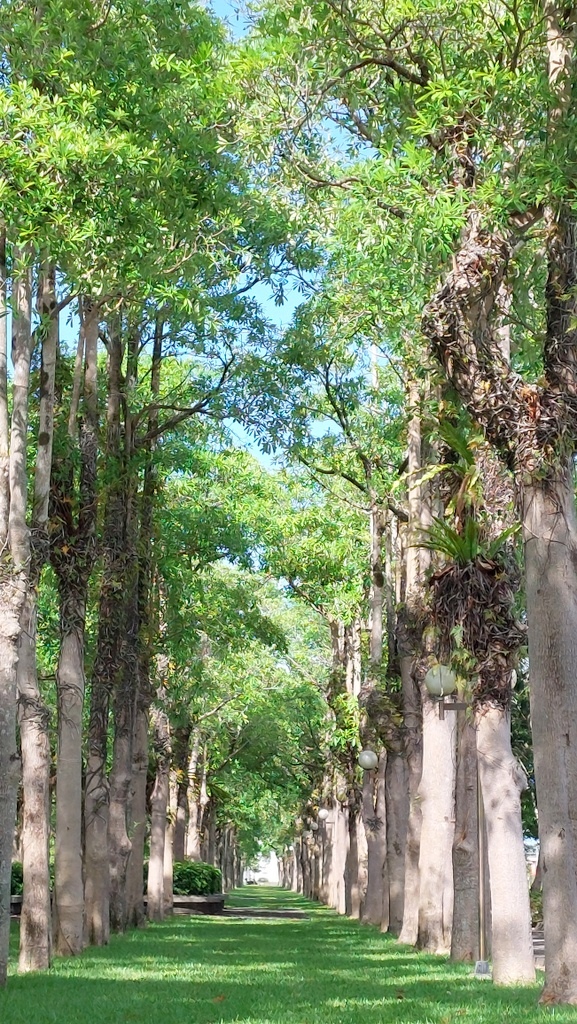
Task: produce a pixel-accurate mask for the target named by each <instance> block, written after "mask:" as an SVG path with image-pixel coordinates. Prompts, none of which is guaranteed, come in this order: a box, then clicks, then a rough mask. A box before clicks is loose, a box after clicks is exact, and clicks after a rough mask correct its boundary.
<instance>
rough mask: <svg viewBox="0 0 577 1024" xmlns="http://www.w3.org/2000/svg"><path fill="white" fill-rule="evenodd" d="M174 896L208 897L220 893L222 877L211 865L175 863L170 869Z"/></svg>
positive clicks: (186, 862) (185, 862)
mask: <svg viewBox="0 0 577 1024" xmlns="http://www.w3.org/2000/svg"><path fill="white" fill-rule="evenodd" d="M172 888H173V892H174V895H175V896H209V895H210V894H211V893H213V892H222V875H221V873H220V871H219V870H218V868H213V866H212V864H203V863H202V862H201V861H192V860H187V861H177V862H176V863H175V864H174V866H173V869H172Z"/></svg>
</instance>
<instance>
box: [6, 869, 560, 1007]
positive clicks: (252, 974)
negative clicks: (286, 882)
mask: <svg viewBox="0 0 577 1024" xmlns="http://www.w3.org/2000/svg"><path fill="white" fill-rule="evenodd" d="M229 902H230V904H234V905H236V906H244V905H252V906H261V907H262V906H266V907H269V908H273V907H279V906H284V907H293V908H301V909H305V910H306V911H307V912H308V913H309V914H310V916H309V917H308V918H307V919H306V920H270V919H269V920H262V919H260V920H259V919H254V920H247V919H244V918H240V919H239V918H236V919H235V918H230V919H218V918H203V917H184V916H182V917H181V916H179V917H174V918H171V919H170V920H168V921H166V922H164V923H163V924H161V925H154V926H150V927H149V928H147V929H145V930H143V931H139V932H131V933H129V934H128V935H126V936H114V937H113V939H112V941H111V943H110V945H109V946H108V947H107V948H105V949H89V950H87V951H86V952H85V953H84V954H83V956H82V957H80V958H78V959H75V960H73V959H63V960H58V961H56V963H55V965H54V967H53V968H52V970H51V971H50V972H49V973H48V974H34V975H26V976H17V975H13V976H12V977H11V978H10V980H9V984H8V987H7V988H6V990H4V991H3V992H0V1022H1V1024H29V1022H31V1021H32V1022H34V1024H54V1022H56V1024H84V1022H90V1024H124V1022H127V1024H128V1022H139V1024H229V1022H231V1024H232V1022H236V1024H393V1022H394V1024H470V1022H475V1024H504V1022H511V1024H528V1022H533V1021H535V1022H538V1021H540V1022H543V1021H545V1020H554V1021H556V1022H558V1024H565V1022H567V1024H569V1022H577V1010H572V1009H569V1008H560V1009H559V1008H555V1009H552V1010H548V1009H540V1008H538V1006H537V998H538V991H539V990H538V987H537V986H534V987H532V988H519V989H512V990H503V989H496V988H495V987H494V986H493V985H492V984H491V983H490V982H487V981H477V980H475V979H474V978H472V977H471V969H470V967H465V966H461V965H453V964H449V963H448V962H447V961H445V960H444V959H443V958H439V957H433V956H426V955H423V954H419V953H415V952H414V951H413V950H412V949H409V948H407V947H403V946H399V945H398V944H397V943H396V942H395V940H394V939H392V938H390V937H388V936H386V935H380V934H379V932H378V931H377V930H376V929H372V928H368V927H363V926H361V925H359V924H358V923H357V922H354V921H348V920H346V919H344V918H340V917H338V916H337V915H336V914H334V913H333V912H332V911H330V910H327V909H325V908H321V907H318V906H317V905H314V904H311V903H309V902H308V901H306V900H304V899H302V898H301V897H298V896H295V895H294V894H292V893H287V892H284V891H282V890H279V889H273V888H267V887H258V888H257V887H256V886H250V887H246V888H245V889H243V890H241V891H237V892H236V893H234V894H232V896H231V898H230V901H229Z"/></svg>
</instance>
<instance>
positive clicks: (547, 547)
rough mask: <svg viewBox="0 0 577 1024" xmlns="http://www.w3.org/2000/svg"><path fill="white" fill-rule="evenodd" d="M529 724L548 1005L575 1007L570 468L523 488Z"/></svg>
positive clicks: (574, 556) (575, 636) (575, 716)
mask: <svg viewBox="0 0 577 1024" xmlns="http://www.w3.org/2000/svg"><path fill="white" fill-rule="evenodd" d="M522 508H523V526H524V538H525V567H526V592H527V620H528V627H529V664H530V669H531V723H532V731H533V744H534V753H535V779H536V785H537V800H538V807H539V838H540V843H541V856H542V863H543V917H544V929H545V974H546V981H545V988H544V991H543V997H542V998H543V1001H544V1002H547V1003H577V876H576V864H577V836H576V834H575V820H576V819H577V793H576V787H577V765H576V763H575V760H576V751H577V706H576V705H577V697H576V693H577V691H576V689H575V665H577V597H576V595H577V572H576V565H577V524H576V522H575V505H574V497H573V487H572V479H571V473H570V471H567V474H566V476H565V477H564V478H559V479H558V480H556V481H553V480H550V481H547V482H545V483H543V484H541V485H539V484H534V485H532V486H529V485H527V486H526V487H525V488H524V492H523V504H522Z"/></svg>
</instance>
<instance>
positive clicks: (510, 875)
mask: <svg viewBox="0 0 577 1024" xmlns="http://www.w3.org/2000/svg"><path fill="white" fill-rule="evenodd" d="M476 724H477V752H478V755H479V774H480V780H481V791H482V794H483V804H484V807H485V820H486V825H487V855H488V860H489V879H490V885H491V917H492V936H491V946H492V954H493V980H494V982H495V984H497V985H525V984H530V983H531V982H533V981H534V980H535V958H534V956H533V937H532V934H531V910H530V906H529V884H528V880H527V867H526V861H525V848H524V845H523V825H522V821H521V793H522V791H523V790H524V789H526V787H527V780H526V777H525V773H524V772H523V770H522V769H521V767H520V765H519V764H518V762H517V761H516V759H515V758H514V756H513V752H512V750H511V723H510V718H509V715H508V713H507V712H505V711H502V710H501V709H500V708H495V707H491V706H489V707H481V708H480V709H479V710H478V711H477V714H476Z"/></svg>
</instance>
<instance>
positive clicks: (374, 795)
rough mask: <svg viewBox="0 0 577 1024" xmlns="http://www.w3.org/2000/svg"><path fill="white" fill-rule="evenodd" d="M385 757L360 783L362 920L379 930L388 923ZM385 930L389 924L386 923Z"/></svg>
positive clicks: (381, 756) (381, 758)
mask: <svg viewBox="0 0 577 1024" xmlns="http://www.w3.org/2000/svg"><path fill="white" fill-rule="evenodd" d="M386 768H387V754H386V751H382V752H381V753H380V754H379V764H378V766H377V768H376V769H375V771H371V772H365V773H364V779H363V796H362V814H363V825H364V829H365V834H366V839H367V889H366V893H365V899H364V902H363V910H362V920H363V921H365V922H366V923H368V924H376V925H379V926H381V925H382V924H383V920H384V917H385V902H386V904H387V906H386V917H387V919H388V895H389V894H388V885H387V884H385V882H386V880H385V866H386V861H387V843H386V839H387V822H386V803H385V773H386ZM386 924H387V926H388V920H387V922H386Z"/></svg>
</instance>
